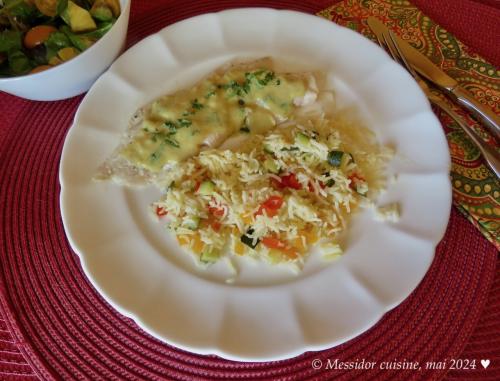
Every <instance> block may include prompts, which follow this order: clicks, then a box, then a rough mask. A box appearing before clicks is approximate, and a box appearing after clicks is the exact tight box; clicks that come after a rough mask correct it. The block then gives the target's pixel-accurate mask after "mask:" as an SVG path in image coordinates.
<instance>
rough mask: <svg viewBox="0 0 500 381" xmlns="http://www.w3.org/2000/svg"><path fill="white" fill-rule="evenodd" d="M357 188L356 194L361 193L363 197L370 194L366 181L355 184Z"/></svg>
mask: <svg viewBox="0 0 500 381" xmlns="http://www.w3.org/2000/svg"><path fill="white" fill-rule="evenodd" d="M355 186H356V192H357V193H359V194H360V195H361V196H366V194H367V193H368V184H367V183H366V182H364V181H358V182H356V184H355Z"/></svg>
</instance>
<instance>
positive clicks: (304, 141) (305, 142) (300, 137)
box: [295, 132, 311, 147]
mask: <svg viewBox="0 0 500 381" xmlns="http://www.w3.org/2000/svg"><path fill="white" fill-rule="evenodd" d="M310 140H311V139H310V138H309V136H307V135H304V134H303V133H302V132H299V133H298V134H297V135H296V136H295V143H296V144H297V145H299V146H302V147H308V146H309V144H310Z"/></svg>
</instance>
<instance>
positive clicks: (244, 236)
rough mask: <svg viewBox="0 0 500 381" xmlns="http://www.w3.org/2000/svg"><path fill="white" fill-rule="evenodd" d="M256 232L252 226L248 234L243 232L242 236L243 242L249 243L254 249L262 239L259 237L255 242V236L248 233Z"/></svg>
mask: <svg viewBox="0 0 500 381" xmlns="http://www.w3.org/2000/svg"><path fill="white" fill-rule="evenodd" d="M253 232H254V230H253V229H252V228H250V229H248V230H247V232H246V234H243V235H242V236H241V242H243V243H244V244H245V245H247V246H248V247H250V248H252V249H255V248H256V247H257V245H258V244H259V242H260V240H259V239H258V240H257V241H255V244H254V243H253V238H252V237H249V236H248V235H247V234H252V233H253Z"/></svg>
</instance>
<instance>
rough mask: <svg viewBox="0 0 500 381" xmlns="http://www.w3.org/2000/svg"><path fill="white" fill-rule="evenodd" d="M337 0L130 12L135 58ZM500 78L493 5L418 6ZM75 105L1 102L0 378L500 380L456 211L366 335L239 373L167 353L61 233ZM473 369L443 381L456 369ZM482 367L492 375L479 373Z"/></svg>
mask: <svg viewBox="0 0 500 381" xmlns="http://www.w3.org/2000/svg"><path fill="white" fill-rule="evenodd" d="M333 2H334V1H333V0H329V1H326V0H321V1H316V2H304V1H292V0H280V1H264V0H262V1H235V0H222V1H194V0H188V1H178V0H177V1H175V0H173V1H168V0H166V1H160V0H152V1H139V0H134V1H133V6H132V13H131V20H130V22H131V25H130V31H129V38H128V43H129V45H131V44H133V43H135V42H137V41H139V40H140V39H141V38H143V37H144V36H146V35H148V34H150V33H152V32H155V31H157V30H159V29H161V28H162V27H163V26H165V25H167V24H171V23H173V22H175V21H178V20H180V19H183V18H186V17H190V16H194V15H196V14H200V13H204V12H207V11H217V10H222V9H226V8H230V7H236V6H273V7H275V8H289V9H295V10H300V11H304V12H309V13H315V12H317V11H320V10H322V9H324V8H326V7H328V6H329V5H331V4H332V3H333ZM414 3H415V4H417V5H418V6H419V7H420V8H421V9H422V10H423V11H424V12H425V13H427V14H428V15H429V16H431V17H432V18H433V19H434V20H435V21H437V22H438V23H439V24H441V25H442V26H444V27H445V28H446V29H448V30H449V31H450V32H452V33H454V34H455V35H456V36H457V37H459V38H460V39H461V40H462V41H463V42H465V43H466V44H468V45H469V46H470V47H473V48H474V49H476V50H477V52H479V53H480V54H481V55H483V56H484V57H485V58H487V59H488V60H490V61H491V62H493V63H494V64H496V65H500V44H499V42H500V27H499V25H500V1H498V0H476V1H473V0H454V1H451V0H449V1H439V0H415V1H414ZM80 100H81V97H76V98H73V99H70V100H67V101H63V102H51V103H40V102H29V101H25V100H21V99H18V98H15V97H13V96H10V95H7V94H3V93H2V94H0V174H1V176H0V205H1V206H2V211H1V212H0V248H1V252H0V253H1V257H0V259H1V263H0V379H1V380H9V379H12V380H16V381H18V380H22V379H37V378H38V379H176V380H188V379H248V380H250V379H252V380H253V379H262V380H267V379H271V378H279V379H286V380H292V379H304V378H310V379H326V378H333V377H335V378H339V379H365V378H373V379H389V378H392V379H422V380H428V379H443V378H446V379H455V378H457V379H458V378H460V379H467V380H469V379H484V380H498V379H500V266H499V265H498V257H497V252H496V250H495V249H494V247H493V246H492V245H491V244H490V243H489V242H487V241H486V240H485V239H484V238H483V237H482V236H481V235H480V234H479V232H478V231H477V230H476V229H475V228H474V227H473V226H472V225H471V224H470V223H469V222H467V221H466V220H465V219H464V218H463V217H462V216H461V215H460V214H459V213H457V212H456V211H455V210H453V211H452V214H451V219H450V224H449V227H448V231H447V233H446V236H445V238H444V239H443V241H442V242H441V244H440V245H439V247H438V249H437V253H436V259H435V261H434V263H433V265H432V267H431V269H430V271H429V273H428V274H427V276H426V278H425V279H424V281H423V282H422V284H421V285H420V286H419V287H418V288H417V290H415V292H414V293H413V294H412V295H411V296H410V297H409V298H408V299H407V300H406V301H405V302H404V303H402V304H401V305H400V306H399V307H397V308H396V309H394V310H393V311H391V312H389V313H388V314H387V315H386V316H385V317H384V318H383V319H382V320H381V321H380V322H379V323H378V324H377V325H376V326H375V327H373V328H372V329H370V330H369V331H367V332H366V333H364V334H363V335H361V336H359V337H357V338H355V339H353V340H351V341H349V342H347V343H345V344H343V345H341V346H339V347H336V348H333V349H331V350H327V351H322V352H318V353H306V354H304V355H302V356H299V357H297V358H295V359H290V360H286V361H282V362H273V363H264V364H241V363H235V362H229V361H225V360H221V359H218V358H215V357H212V356H197V355H193V354H190V353H187V352H184V351H181V350H178V349H176V348H173V347H170V346H167V345H165V344H162V343H161V342H159V341H158V340H156V339H153V338H152V337H150V336H149V335H147V334H145V333H144V332H143V331H142V330H140V329H139V328H138V327H137V326H136V325H135V324H134V323H133V322H132V321H131V320H129V319H127V318H124V317H123V316H121V315H119V314H118V313H117V312H116V311H114V310H113V309H112V308H111V307H110V306H109V305H108V304H107V303H105V302H104V301H103V300H102V298H101V297H100V296H99V295H98V294H97V293H96V292H95V290H94V289H93V288H92V287H91V286H90V284H89V283H88V281H87V280H86V278H85V276H84V275H83V273H82V271H81V268H80V265H79V261H78V258H77V257H76V256H75V255H74V254H73V253H72V251H71V249H70V248H69V245H68V243H67V241H66V239H65V236H64V231H63V229H62V224H61V220H60V211H59V199H58V197H59V186H58V177H57V173H58V164H59V158H60V153H61V148H62V144H63V141H64V137H65V133H66V131H67V129H68V128H69V126H70V123H71V120H72V117H73V115H74V111H75V110H76V108H77V106H78V104H79V102H80ZM316 358H319V359H322V360H323V361H325V360H327V359H336V358H339V359H341V360H344V361H354V360H356V359H359V360H361V359H363V358H364V359H366V361H378V362H380V361H392V360H395V359H398V360H401V361H402V360H404V359H406V360H409V361H421V362H424V363H425V361H447V364H448V365H447V368H446V369H443V370H423V371H413V372H412V371H381V370H375V371H373V372H366V371H341V370H335V371H334V370H326V369H322V370H314V369H313V368H312V366H311V362H312V360H313V359H316ZM452 358H453V359H468V360H472V359H475V360H476V368H477V369H476V370H461V371H459V370H450V369H449V365H450V359H452ZM487 359H488V360H490V364H489V366H488V368H487V369H483V366H481V364H480V361H481V360H487Z"/></svg>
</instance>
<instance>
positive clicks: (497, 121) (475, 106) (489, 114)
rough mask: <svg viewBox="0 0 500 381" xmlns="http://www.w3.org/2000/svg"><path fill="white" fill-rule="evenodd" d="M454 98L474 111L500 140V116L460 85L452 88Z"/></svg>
mask: <svg viewBox="0 0 500 381" xmlns="http://www.w3.org/2000/svg"><path fill="white" fill-rule="evenodd" d="M450 93H451V94H452V95H453V98H455V100H456V101H457V103H459V104H460V105H461V106H463V107H465V108H466V109H467V110H469V111H470V112H472V113H473V114H474V115H475V116H477V117H478V118H479V119H480V120H481V121H482V122H483V125H484V126H485V127H486V128H488V130H489V131H490V133H491V134H492V135H493V137H494V138H495V139H496V140H497V141H498V142H500V118H499V117H498V116H497V115H496V114H495V113H494V112H493V110H490V109H488V108H487V107H485V106H483V105H482V104H481V103H479V102H478V101H477V100H476V99H474V98H473V97H472V96H471V95H470V93H469V92H467V91H465V90H464V89H462V88H461V87H459V86H456V87H455V88H453V89H451V90H450Z"/></svg>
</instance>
